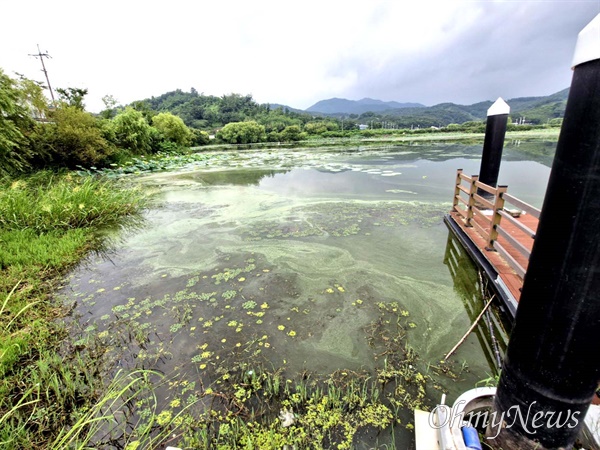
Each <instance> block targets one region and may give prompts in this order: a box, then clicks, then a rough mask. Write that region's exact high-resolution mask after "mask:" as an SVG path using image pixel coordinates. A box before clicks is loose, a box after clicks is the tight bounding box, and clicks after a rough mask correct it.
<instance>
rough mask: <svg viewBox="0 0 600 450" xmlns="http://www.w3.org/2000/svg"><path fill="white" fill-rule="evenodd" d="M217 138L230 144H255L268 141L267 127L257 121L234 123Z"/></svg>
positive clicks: (229, 124)
mask: <svg viewBox="0 0 600 450" xmlns="http://www.w3.org/2000/svg"><path fill="white" fill-rule="evenodd" d="M217 137H218V138H219V139H220V140H222V141H223V142H227V143H229V144H253V143H256V142H264V141H265V140H266V139H267V134H266V132H265V127H264V126H263V125H259V124H258V123H256V122H255V121H250V122H232V123H228V124H227V125H225V126H224V127H223V129H222V130H221V131H219V132H218V133H217Z"/></svg>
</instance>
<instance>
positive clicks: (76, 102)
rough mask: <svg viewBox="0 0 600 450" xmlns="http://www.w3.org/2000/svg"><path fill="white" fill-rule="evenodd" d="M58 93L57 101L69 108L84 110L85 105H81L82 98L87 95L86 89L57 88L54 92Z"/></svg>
mask: <svg viewBox="0 0 600 450" xmlns="http://www.w3.org/2000/svg"><path fill="white" fill-rule="evenodd" d="M56 92H58V97H59V99H60V100H61V101H62V102H64V103H66V104H67V105H69V106H73V107H75V108H77V109H80V110H82V111H83V110H84V109H85V104H84V103H83V98H84V97H85V96H86V95H87V93H88V90H87V89H81V88H66V89H63V88H58V89H57V90H56Z"/></svg>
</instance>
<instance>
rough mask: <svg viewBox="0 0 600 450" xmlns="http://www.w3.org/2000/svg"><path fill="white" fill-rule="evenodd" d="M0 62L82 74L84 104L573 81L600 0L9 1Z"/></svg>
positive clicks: (457, 96)
mask: <svg viewBox="0 0 600 450" xmlns="http://www.w3.org/2000/svg"><path fill="white" fill-rule="evenodd" d="M0 5H1V6H2V16H3V20H2V26H1V27H0V68H2V69H3V70H4V71H5V72H6V73H8V74H9V75H13V74H14V73H15V72H18V73H22V74H24V75H25V76H27V77H29V78H33V79H37V80H40V81H42V80H43V79H44V76H43V73H42V72H41V64H40V62H39V59H35V58H33V57H31V56H29V54H32V53H36V52H37V47H36V45H37V44H39V45H40V48H41V50H42V52H45V51H47V52H48V53H49V54H50V55H51V56H52V59H49V60H46V61H45V62H46V67H47V69H48V72H49V76H50V82H51V84H52V86H53V87H84V88H87V89H88V90H89V95H88V97H87V101H86V104H87V107H88V110H90V111H99V110H101V109H102V106H103V104H102V102H101V98H102V97H103V96H104V95H106V94H111V95H113V96H114V97H115V98H116V99H117V100H119V102H120V103H121V104H127V103H130V102H132V101H134V100H139V99H143V98H147V97H150V96H157V95H160V94H162V93H165V92H167V91H170V90H174V89H177V88H180V89H182V90H185V91H189V90H190V88H191V87H195V88H196V89H197V90H198V91H199V92H204V93H205V94H211V95H217V96H221V95H223V94H228V93H231V92H236V93H240V94H252V96H253V97H254V99H255V100H256V101H258V102H260V103H266V102H269V103H281V104H286V105H289V106H292V107H295V108H302V109H305V108H308V107H309V106H311V105H312V104H314V103H315V102H317V101H318V100H322V99H325V98H331V97H343V98H349V99H354V100H358V99H361V98H363V97H372V98H377V99H381V100H395V101H399V102H419V103H423V104H425V105H433V104H436V103H441V102H455V103H461V104H470V103H474V102H478V101H482V100H495V99H496V98H497V97H499V96H501V97H503V98H505V99H510V98H513V97H521V96H535V95H547V94H551V93H554V92H556V91H559V90H561V89H564V88H566V87H568V86H569V84H570V80H571V74H572V72H571V70H570V65H571V60H572V57H573V50H574V46H575V42H576V40H577V34H578V33H579V31H580V30H581V29H582V28H583V27H584V26H585V25H587V24H588V23H589V22H590V21H591V20H592V19H593V18H594V17H595V16H596V15H597V14H599V13H600V0H580V1H576V0H573V1H543V0H542V1H510V0H504V1H448V0H446V1H443V0H442V1H427V0H418V1H417V0H411V1H404V0H362V1H355V0H343V1H338V0H319V1H313V0H303V1H294V2H291V1H282V0H278V1H268V0H255V1H252V0H238V1H229V0H219V1H214V0H212V1H208V0H205V1H181V0H170V1H164V0H163V1H160V2H157V1H153V0H146V1H143V2H142V1H135V0H120V1H113V0H103V1H90V0H88V1H63V0H53V1H41V0H21V1H7V0H2V1H1V2H0Z"/></svg>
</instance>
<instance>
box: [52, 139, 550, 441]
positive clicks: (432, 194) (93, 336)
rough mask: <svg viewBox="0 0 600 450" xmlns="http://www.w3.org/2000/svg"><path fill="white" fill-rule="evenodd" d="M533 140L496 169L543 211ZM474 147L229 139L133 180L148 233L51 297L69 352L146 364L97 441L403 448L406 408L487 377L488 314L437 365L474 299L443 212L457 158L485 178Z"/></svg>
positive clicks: (409, 437)
mask: <svg viewBox="0 0 600 450" xmlns="http://www.w3.org/2000/svg"><path fill="white" fill-rule="evenodd" d="M527 145H528V146H530V147H532V148H535V149H538V150H537V151H533V152H528V151H524V150H523V148H521V147H520V146H519V147H517V146H516V145H507V149H506V151H505V153H506V154H505V159H506V163H504V166H503V171H504V172H501V175H500V177H501V179H502V176H503V173H504V174H505V176H506V177H509V176H510V177H511V181H510V184H511V189H512V190H513V192H514V193H515V195H519V196H520V197H521V198H523V199H524V200H526V201H529V202H531V203H534V204H535V203H540V202H541V200H542V198H541V197H542V195H543V194H542V193H543V190H544V188H545V183H546V180H547V177H548V172H549V168H548V164H549V159H550V158H551V155H550V156H548V155H546V154H545V153H544V151H545V149H546V148H547V144H546V143H541V142H540V143H537V144H536V143H527ZM524 147H525V146H524ZM479 155H480V147H479V146H461V145H458V144H452V145H442V144H437V145H436V144H422V145H414V146H408V145H407V146H400V147H386V148H373V147H371V148H348V149H343V150H339V149H333V150H332V149H328V150H318V149H310V150H302V149H296V150H292V149H286V150H281V149H279V150H260V151H253V150H247V151H237V152H231V151H229V152H213V153H202V154H198V155H197V156H195V157H194V158H190V159H188V160H187V161H183V162H185V164H182V163H180V164H176V163H172V166H173V167H175V168H172V169H171V170H169V171H166V172H160V173H142V174H140V175H138V176H137V178H135V180H134V181H135V182H136V183H139V184H140V185H141V186H142V187H143V188H144V189H147V190H155V191H156V192H157V198H158V200H159V201H158V202H157V203H156V206H155V207H154V208H152V209H151V210H149V211H148V213H147V214H146V223H145V226H144V227H143V228H141V229H138V230H136V231H135V232H131V233H128V234H125V235H122V236H119V241H118V245H116V248H115V250H114V251H113V252H111V253H110V254H108V255H103V256H96V257H94V258H92V259H90V260H88V261H87V262H86V264H84V265H82V266H81V267H80V268H79V269H77V270H76V271H75V272H74V273H72V274H71V276H70V277H69V279H68V280H67V282H66V285H65V287H64V288H63V289H62V291H61V292H60V295H61V298H62V299H63V300H64V301H65V302H66V303H68V304H73V305H74V311H75V319H74V320H73V319H72V327H73V328H74V329H76V330H77V331H74V332H73V339H75V341H76V342H75V345H76V346H80V347H85V346H90V345H92V344H91V342H94V344H93V345H98V346H101V347H102V348H103V349H104V352H105V359H106V361H107V363H106V365H107V369H106V370H107V372H108V373H109V374H110V375H111V376H114V375H115V374H122V373H124V372H127V371H135V370H139V369H144V370H146V371H147V372H145V374H147V377H146V378H145V383H146V385H145V388H144V389H140V390H138V392H137V394H136V396H132V397H130V398H128V401H127V402H125V401H123V402H120V403H118V404H116V405H114V410H110V411H106V410H104V411H102V414H107V413H110V414H111V417H112V418H113V420H112V421H106V423H104V424H102V426H99V427H97V428H95V429H94V430H95V431H94V433H93V436H92V437H91V438H90V439H92V441H93V442H94V445H95V446H96V447H103V446H104V447H105V448H129V449H133V448H138V447H139V448H147V447H153V446H158V442H162V443H169V444H170V445H177V446H179V447H182V448H222V449H226V448H247V449H263V448H265V449H268V448H289V449H291V448H316V449H317V448H340V449H342V448H357V449H367V448H410V447H411V446H412V445H413V444H412V443H413V442H414V437H413V425H412V414H413V409H414V408H416V407H418V408H421V409H428V408H432V407H433V406H435V404H436V403H437V402H438V400H439V398H440V396H441V394H442V393H447V394H448V395H449V397H450V398H455V397H456V396H457V395H458V393H460V392H462V391H464V390H466V389H469V388H472V387H474V386H475V385H476V384H477V383H478V382H480V381H481V380H484V379H486V378H490V377H492V378H493V377H494V376H495V375H496V371H497V367H496V366H495V364H494V360H493V359H491V358H490V357H489V354H488V353H487V351H486V344H485V332H484V331H485V330H484V328H485V325H482V326H481V327H482V328H481V329H480V330H478V332H477V333H475V334H473V335H472V336H470V337H469V338H468V339H467V341H466V342H465V343H464V344H463V345H462V346H461V347H460V348H459V350H458V351H457V352H456V354H455V355H454V356H453V357H452V358H450V360H449V362H448V363H441V362H440V361H441V360H442V359H443V357H444V355H445V354H446V352H447V351H448V350H450V348H452V346H453V345H454V344H455V343H456V342H457V341H458V340H459V339H460V337H461V336H462V335H463V334H464V332H465V331H466V330H467V329H468V328H469V325H470V323H471V320H472V317H471V315H472V314H473V313H472V311H473V310H475V311H476V312H477V311H478V310H480V308H481V305H482V304H483V299H482V298H481V292H480V289H479V286H478V283H479V281H478V277H477V273H476V271H475V269H474V267H473V266H472V265H471V263H470V261H469V260H468V258H465V257H464V255H463V256H462V257H460V256H459V257H457V256H456V255H454V256H452V259H453V260H454V261H457V260H459V261H460V264H459V266H460V267H459V268H458V269H459V270H457V268H456V267H454V268H452V269H451V270H449V267H448V251H449V250H448V248H449V246H450V244H449V243H450V241H449V237H448V235H449V233H448V230H447V229H446V228H445V226H444V225H443V222H442V218H443V215H444V213H446V212H447V211H448V210H449V209H450V206H451V203H450V200H451V198H452V189H453V179H454V176H455V170H456V168H459V167H460V168H463V169H465V171H466V172H468V173H476V171H477V170H478V166H479V160H478V159H477V158H478V157H479ZM528 155H532V156H528ZM132 171H133V170H129V172H132ZM134 172H135V171H134ZM139 172H143V170H139ZM115 174H119V171H118V170H117V171H115ZM519 174H520V175H521V177H520V178H519ZM524 174H527V175H528V176H523V175H524ZM519 179H520V180H521V182H520V183H519V181H518V180H519ZM452 252H453V253H456V252H457V249H456V247H455V246H452ZM477 302H481V303H480V305H479V306H477ZM478 308H479V309H478ZM476 312H475V313H476ZM496 314H499V313H498V312H496ZM494 321H495V323H497V324H499V323H501V320H500V319H499V318H498V317H496V316H495V318H494ZM496 339H499V340H502V337H501V336H500V337H499V336H496ZM105 409H106V408H105ZM286 446H287V447H286Z"/></svg>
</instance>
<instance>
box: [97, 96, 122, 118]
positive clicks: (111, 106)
mask: <svg viewBox="0 0 600 450" xmlns="http://www.w3.org/2000/svg"><path fill="white" fill-rule="evenodd" d="M102 103H104V110H103V111H100V117H102V118H103V119H112V118H113V117H115V115H116V114H117V111H116V109H115V108H116V106H117V104H118V103H119V102H118V100H117V99H116V98H114V97H113V96H112V95H110V94H107V95H105V96H104V97H102Z"/></svg>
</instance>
